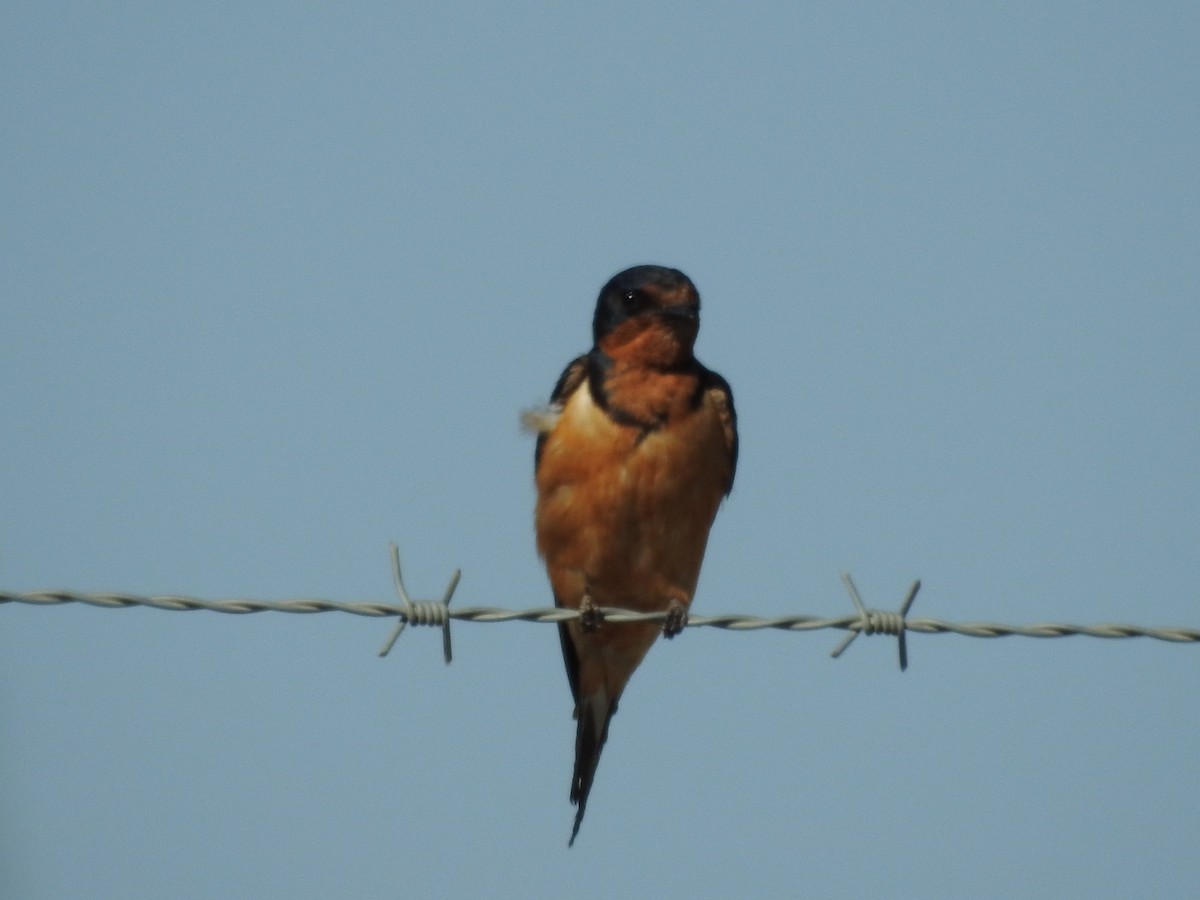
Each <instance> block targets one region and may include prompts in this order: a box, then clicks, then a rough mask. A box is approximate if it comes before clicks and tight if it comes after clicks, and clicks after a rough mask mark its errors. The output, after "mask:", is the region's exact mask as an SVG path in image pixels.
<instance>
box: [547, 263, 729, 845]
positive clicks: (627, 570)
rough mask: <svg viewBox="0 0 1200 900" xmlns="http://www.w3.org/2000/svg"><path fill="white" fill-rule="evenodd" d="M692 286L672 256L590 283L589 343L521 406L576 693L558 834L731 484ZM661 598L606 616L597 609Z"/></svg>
mask: <svg viewBox="0 0 1200 900" xmlns="http://www.w3.org/2000/svg"><path fill="white" fill-rule="evenodd" d="M699 327H700V295H699V293H698V292H697V290H696V287H695V285H694V284H693V283H692V281H691V279H689V278H688V277H687V276H686V275H684V274H683V273H682V272H680V271H679V270H678V269H672V268H667V267H665V266H657V265H639V266H634V267H632V268H629V269H625V270H624V271H622V272H619V273H617V274H616V275H614V276H613V277H612V278H611V279H610V280H609V281H608V283H607V284H605V285H604V287H603V288H602V289H601V291H600V295H599V297H598V298H597V301H596V308H595V314H594V316H593V319H592V348H591V350H589V351H588V352H587V353H585V354H583V355H582V356H579V357H577V358H576V359H574V360H573V361H572V362H571V363H570V364H569V365H568V366H567V367H566V369H565V370H564V371H563V373H562V375H561V376H560V377H559V379H558V383H557V384H556V385H555V386H554V390H553V392H552V394H551V397H550V404H549V405H548V406H546V407H543V408H541V409H538V410H534V411H527V412H526V414H525V416H524V420H525V425H526V427H527V428H530V429H531V430H533V431H535V432H536V433H537V446H536V449H535V451H534V480H535V483H536V488H537V502H536V509H535V514H534V519H535V531H536V535H537V549H538V552H539V554H540V556H541V557H542V559H543V560H544V562H545V566H546V572H547V575H548V577H549V581H550V587H551V590H552V591H553V594H554V603H555V606H557V607H562V608H566V609H574V610H578V611H579V613H580V615H579V617H578V618H575V619H572V620H570V621H566V622H562V623H560V624H559V638H560V642H561V644H562V655H563V662H564V663H565V665H566V670H567V680H568V682H569V684H570V688H571V695H572V698H573V700H574V703H575V711H574V717H575V720H576V731H575V766H574V771H573V773H572V776H571V793H570V798H571V802H572V803H573V804H574V805H575V807H576V811H575V822H574V826H573V828H572V830H571V837H570V840H569V841H568V846H573V845H574V843H575V838H576V837H577V836H578V834H579V827H580V825H581V823H582V822H583V815H584V811H585V810H586V808H587V801H588V795H589V794H590V792H591V788H592V781H593V779H594V778H595V775H596V766H597V764H598V762H599V760H600V752H601V750H602V749H603V748H604V743H605V741H606V740H607V738H608V726H609V722H610V720H611V719H612V717H613V713H615V712H616V710H617V702H618V701H619V700H620V699H621V695H622V693H623V692H624V690H625V686H626V684H627V682H628V681H629V678H630V676H631V675H632V674H633V672H634V670H635V669H636V668H637V667H638V665H639V664H640V663H641V662H642V659H643V658H644V657H645V655H646V653H647V651H648V650H649V649H650V647H651V645H652V644H653V643H654V642H655V640H656V639H657V638H658V634H659V631H660V630H661V631H662V633H663V634H664V635H665V636H666V637H668V638H672V637H674V636H676V635H677V634H678V633H679V632H680V631H681V630H682V629H683V628H684V627H685V625H686V624H687V613H688V609H689V607H690V606H691V602H692V596H693V594H694V592H695V590H696V582H697V580H698V579H699V576H700V565H701V562H702V561H703V559H704V551H705V548H706V546H707V543H708V535H709V530H710V528H711V527H712V523H713V520H714V518H715V517H716V514H717V509H718V507H719V506H720V505H721V503H722V501H723V500H724V498H725V497H727V496H728V495H729V493H730V491H731V490H732V488H733V478H734V472H735V470H736V468H737V456H738V434H737V414H736V412H735V411H734V406H733V394H732V391H731V390H730V387H729V383H728V382H727V381H726V380H725V379H724V378H722V377H721V376H720V375H718V374H717V373H716V372H714V371H712V370H711V369H707V368H705V367H704V366H703V365H702V364H701V363H700V362H699V361H698V360H697V359H696V357H695V355H694V353H693V347H694V344H695V340H696V336H697V333H698V331H699ZM602 607H620V608H624V609H631V610H636V611H643V612H664V611H665V613H666V616H665V621H664V622H663V624H662V626H661V629H660V627H659V626H658V625H657V624H656V623H652V622H651V623H647V622H642V623H632V624H627V623H620V624H618V623H607V624H605V623H604V622H603V621H602V620H601V617H600V615H599V612H598V610H599V609H600V608H602Z"/></svg>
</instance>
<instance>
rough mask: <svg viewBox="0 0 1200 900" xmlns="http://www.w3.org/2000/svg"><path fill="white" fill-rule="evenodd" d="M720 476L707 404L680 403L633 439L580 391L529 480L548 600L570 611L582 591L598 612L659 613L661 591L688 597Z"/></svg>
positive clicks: (721, 463)
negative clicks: (550, 591) (614, 608)
mask: <svg viewBox="0 0 1200 900" xmlns="http://www.w3.org/2000/svg"><path fill="white" fill-rule="evenodd" d="M649 387H653V385H651V386H649ZM658 389H659V390H660V392H661V391H662V390H664V389H665V388H664V386H663V385H659V386H658ZM682 396H686V395H685V394H681V397H682ZM729 475H730V460H729V453H728V448H727V446H726V441H725V436H724V432H723V429H722V425H721V421H720V419H719V416H718V415H717V413H716V411H715V410H714V409H713V408H711V407H710V406H709V405H708V404H701V405H700V407H699V408H697V409H691V408H689V406H688V405H687V404H686V403H682V402H681V403H679V404H677V405H676V407H675V408H673V409H672V410H671V411H670V414H669V416H668V418H667V421H666V422H665V423H664V424H663V425H662V426H661V427H660V428H658V429H656V430H653V431H649V432H646V433H642V432H641V431H640V430H639V429H638V428H636V427H633V426H629V425H622V424H618V423H616V422H614V421H612V420H611V419H610V418H609V417H608V416H607V415H606V414H605V412H604V411H603V410H602V409H600V408H599V407H597V406H596V404H595V402H594V401H593V400H592V397H591V394H590V392H589V391H588V388H587V385H586V384H584V385H582V386H581V387H580V388H579V389H578V390H576V391H575V392H574V393H573V394H572V395H571V397H570V398H569V399H568V400H567V402H566V405H565V407H564V409H563V412H562V415H561V417H560V418H559V420H558V422H557V423H556V425H555V427H554V429H553V430H552V431H551V432H550V433H549V434H548V435H547V438H546V443H545V445H544V447H543V449H542V457H541V463H540V465H539V467H538V473H537V487H538V504H537V513H536V525H537V538H538V550H539V552H540V553H541V554H542V556H543V557H545V559H546V565H547V569H548V571H549V574H550V580H551V584H552V587H553V589H554V593H555V597H556V599H557V601H558V602H559V603H560V604H562V605H564V606H568V607H577V606H578V605H579V602H580V598H581V597H582V594H583V590H584V586H585V585H586V586H587V588H588V589H589V591H590V593H591V596H592V598H593V600H594V601H595V602H596V604H597V605H599V606H621V607H627V608H631V609H641V610H648V611H649V610H658V609H663V608H665V607H666V605H667V603H668V600H669V592H671V591H675V592H678V591H682V592H683V593H684V594H686V596H687V597H689V598H690V597H691V596H692V594H693V593H694V591H695V588H696V581H697V579H698V577H699V574H700V564H701V561H702V560H703V558H704V549H705V545H706V543H707V541H708V531H709V528H710V527H711V525H712V521H713V517H714V516H715V515H716V512H717V507H718V506H719V505H720V502H721V498H722V496H723V494H724V490H725V485H726V484H727V483H728V479H729Z"/></svg>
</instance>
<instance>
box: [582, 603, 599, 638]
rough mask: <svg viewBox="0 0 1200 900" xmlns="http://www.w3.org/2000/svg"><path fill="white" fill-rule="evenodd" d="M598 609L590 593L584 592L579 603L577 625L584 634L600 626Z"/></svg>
mask: <svg viewBox="0 0 1200 900" xmlns="http://www.w3.org/2000/svg"><path fill="white" fill-rule="evenodd" d="M600 619H601V616H600V610H599V609H597V608H596V604H595V603H593V602H592V598H591V595H590V594H584V595H583V600H582V601H580V603H579V627H580V628H581V629H582V630H583V633H584V634H591V633H592V632H593V631H595V630H596V629H597V628H599V627H600Z"/></svg>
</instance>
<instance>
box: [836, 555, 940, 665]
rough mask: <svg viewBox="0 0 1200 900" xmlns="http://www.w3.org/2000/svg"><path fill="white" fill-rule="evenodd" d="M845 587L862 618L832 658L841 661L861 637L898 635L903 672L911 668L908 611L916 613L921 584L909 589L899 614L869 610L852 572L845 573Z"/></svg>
mask: <svg viewBox="0 0 1200 900" xmlns="http://www.w3.org/2000/svg"><path fill="white" fill-rule="evenodd" d="M842 584H844V585H845V586H846V591H847V593H849V594H850V600H851V601H852V602H853V603H854V608H855V609H857V610H858V618H857V619H856V620H854V621H853V622H852V623H851V624H850V625H849V626H848V627H849V630H850V633H849V634H847V635H846V636H845V637H844V638H842V640H841V642H840V643H839V644H838V645H837V646H836V647H834V648H833V651H832V652H831V653H830V654H829V655H830V656H832V657H833V658H834V659H837V658H838V657H839V656H841V655H842V654H843V653H844V652H845V650H846V648H847V647H849V646H850V645H851V644H852V643H854V639H855V638H856V637H858V636H859V635H860V634H891V635H895V637H896V641H897V643H898V644H899V647H900V671H901V672H903V671H904V670H905V669H907V668H908V641H906V640H905V635H906V634H907V632H908V621H907V619H906V618H905V617H906V616H907V615H908V611H909V610H910V609H912V605H913V601H914V600H916V599H917V591H919V590H920V589H921V582H920V581H914V582H913V583H912V587H910V588H909V589H908V596H906V597H905V598H904V602H903V603H901V604H900V611H899V612H888V611H886V610H882V609H867V607H866V605H865V604H864V603H863V601H862V597H861V596H859V593H858V588H856V587H855V586H854V579H853V578H851V577H850V573H849V572H843V573H842Z"/></svg>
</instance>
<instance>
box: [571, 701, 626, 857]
mask: <svg viewBox="0 0 1200 900" xmlns="http://www.w3.org/2000/svg"><path fill="white" fill-rule="evenodd" d="M616 711H617V701H616V699H615V698H614V699H612V700H610V699H609V697H608V694H607V693H606V692H604V691H600V692H598V693H596V694H592V695H591V696H588V697H583V698H582V699H580V701H579V706H578V708H577V709H576V710H575V718H576V720H577V722H576V726H575V774H574V775H572V776H571V802H572V803H574V804H575V805H576V806H577V807H578V809H576V810H575V827H574V828H572V829H571V840H569V841H568V842H567V846H568V847H570V846H572V845H573V844H574V843H575V835H577V834H579V826H580V825H581V824H582V823H583V813H584V810H585V809H587V799H588V794H589V793H590V792H591V790H592V779H593V778H595V777H596V765H597V764H598V763H599V762H600V751H601V750H603V749H604V742H605V741H606V740H608V723H609V720H610V719H612V717H613V713H615V712H616Z"/></svg>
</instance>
